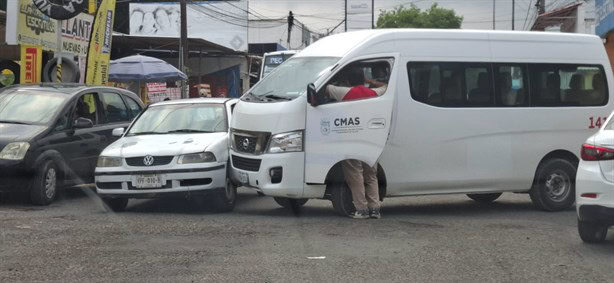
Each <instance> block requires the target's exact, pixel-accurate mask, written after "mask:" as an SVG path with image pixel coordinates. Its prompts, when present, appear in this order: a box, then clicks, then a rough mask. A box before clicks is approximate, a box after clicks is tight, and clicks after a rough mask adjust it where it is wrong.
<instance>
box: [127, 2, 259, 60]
mask: <svg viewBox="0 0 614 283" xmlns="http://www.w3.org/2000/svg"><path fill="white" fill-rule="evenodd" d="M247 2H248V1H247V0H233V1H206V2H196V1H194V3H191V4H188V5H187V14H188V17H187V25H188V37H190V38H202V39H204V40H207V41H210V42H213V43H215V44H219V45H222V46H224V47H227V48H230V49H233V50H237V51H247V50H248V48H247V47H248V42H247V33H248V28H247V26H248V22H247V16H248V15H247V13H248V12H247V11H248V9H247V8H248V5H247ZM220 11H225V13H227V14H231V15H234V16H232V17H231V18H227V17H224V16H223V15H221V14H220ZM180 15H181V12H180V7H179V3H177V1H175V2H171V1H169V2H160V3H130V35H137V36H154V37H177V38H178V37H179V26H180V18H181V17H180ZM203 27H207V28H203Z"/></svg>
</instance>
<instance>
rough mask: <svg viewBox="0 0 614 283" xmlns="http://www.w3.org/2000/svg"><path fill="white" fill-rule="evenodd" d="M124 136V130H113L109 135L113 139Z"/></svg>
mask: <svg viewBox="0 0 614 283" xmlns="http://www.w3.org/2000/svg"><path fill="white" fill-rule="evenodd" d="M123 134H124V128H115V129H113V131H112V132H111V135H112V136H114V137H121V136H122V135H123Z"/></svg>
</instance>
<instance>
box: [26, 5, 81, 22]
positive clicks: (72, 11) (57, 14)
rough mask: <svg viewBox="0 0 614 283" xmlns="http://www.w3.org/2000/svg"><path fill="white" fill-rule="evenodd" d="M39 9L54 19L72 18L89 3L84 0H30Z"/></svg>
mask: <svg viewBox="0 0 614 283" xmlns="http://www.w3.org/2000/svg"><path fill="white" fill-rule="evenodd" d="M31 2H33V3H34V5H36V8H38V10H39V11H41V12H42V13H43V14H45V15H46V16H47V17H50V18H52V19H55V20H67V19H70V18H74V17H75V16H77V15H79V14H80V13H81V12H83V11H84V10H85V9H86V8H87V7H88V5H89V3H88V2H87V1H85V0H68V1H66V0H32V1H31Z"/></svg>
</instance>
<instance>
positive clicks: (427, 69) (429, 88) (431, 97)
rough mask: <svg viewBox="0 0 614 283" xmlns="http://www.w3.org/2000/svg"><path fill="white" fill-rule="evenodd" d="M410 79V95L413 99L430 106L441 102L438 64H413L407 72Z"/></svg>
mask: <svg viewBox="0 0 614 283" xmlns="http://www.w3.org/2000/svg"><path fill="white" fill-rule="evenodd" d="M409 72H410V74H409V76H410V77H411V78H412V82H413V84H412V95H414V99H415V100H418V101H420V102H424V103H427V104H431V105H441V104H442V102H443V96H442V89H441V88H442V84H441V75H442V74H441V68H440V67H439V65H438V64H430V63H415V65H414V67H413V68H411V69H410V70H409Z"/></svg>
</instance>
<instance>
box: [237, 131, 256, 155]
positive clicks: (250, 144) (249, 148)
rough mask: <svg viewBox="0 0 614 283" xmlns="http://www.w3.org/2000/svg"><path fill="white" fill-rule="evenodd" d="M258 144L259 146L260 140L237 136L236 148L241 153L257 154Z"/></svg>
mask: <svg viewBox="0 0 614 283" xmlns="http://www.w3.org/2000/svg"><path fill="white" fill-rule="evenodd" d="M256 144H258V138H256V137H246V136H241V135H236V134H235V148H236V149H237V151H239V152H245V153H252V154H253V153H256Z"/></svg>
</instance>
